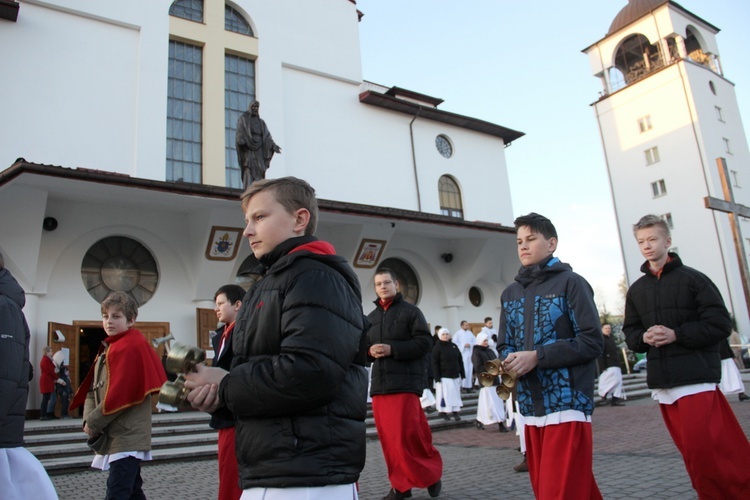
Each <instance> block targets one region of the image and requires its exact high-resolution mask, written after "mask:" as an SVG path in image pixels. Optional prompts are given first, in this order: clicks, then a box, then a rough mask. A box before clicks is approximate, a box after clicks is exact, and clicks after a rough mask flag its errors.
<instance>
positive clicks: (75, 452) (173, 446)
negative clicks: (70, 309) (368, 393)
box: [24, 374, 650, 474]
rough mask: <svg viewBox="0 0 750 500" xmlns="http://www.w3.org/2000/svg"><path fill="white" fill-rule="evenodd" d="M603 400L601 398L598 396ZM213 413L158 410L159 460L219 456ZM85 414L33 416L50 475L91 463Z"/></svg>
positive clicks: (155, 439) (35, 447) (28, 436)
mask: <svg viewBox="0 0 750 500" xmlns="http://www.w3.org/2000/svg"><path fill="white" fill-rule="evenodd" d="M623 383H624V385H625V392H626V393H627V395H628V399H631V400H632V399H639V398H643V397H648V396H649V395H650V391H649V390H648V388H647V387H646V378H645V375H637V374H634V375H623ZM477 394H478V393H477V392H473V393H469V394H464V395H463V403H464V406H463V408H462V409H461V417H462V419H461V420H460V421H455V420H452V419H451V420H450V421H446V420H443V418H442V417H441V416H440V415H439V414H438V413H437V412H433V413H431V414H427V421H428V422H429V424H430V428H431V429H432V430H433V432H439V431H441V430H445V429H453V428H456V427H466V426H471V425H473V424H474V417H475V416H476V412H477ZM597 399H598V397H597ZM208 420H209V417H208V415H206V414H204V413H200V412H195V411H185V412H178V413H159V414H155V415H153V419H152V424H153V425H152V451H151V453H152V455H153V458H154V460H155V461H162V460H197V459H209V458H215V457H216V453H217V433H216V431H214V430H212V429H211V428H210V427H209V426H208ZM366 423H367V438H368V439H377V432H376V430H375V421H374V420H373V418H372V412H371V411H370V410H369V409H368V412H367V420H366ZM85 437H86V436H85V434H83V431H82V430H81V419H80V418H71V419H67V420H47V421H39V420H28V421H26V427H25V431H24V445H25V446H26V448H27V449H28V450H29V451H30V452H31V453H33V454H34V455H35V456H36V457H37V458H38V459H39V460H40V461H41V462H42V465H44V467H45V468H46V469H47V472H48V473H50V474H65V473H67V472H71V471H74V470H76V471H77V470H81V469H85V468H87V467H89V465H90V464H91V459H92V457H93V452H92V451H91V450H89V448H88V447H87V446H86V439H85Z"/></svg>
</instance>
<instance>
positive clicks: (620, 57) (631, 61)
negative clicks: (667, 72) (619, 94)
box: [610, 34, 664, 85]
mask: <svg viewBox="0 0 750 500" xmlns="http://www.w3.org/2000/svg"><path fill="white" fill-rule="evenodd" d="M614 66H615V67H616V68H617V69H619V70H620V71H621V72H622V74H623V75H624V77H625V83H626V84H628V85H629V84H631V83H633V82H636V81H638V80H640V79H641V78H643V77H645V76H648V75H649V74H650V73H651V72H652V71H655V70H656V69H659V68H661V67H663V66H664V59H663V58H662V56H661V53H660V52H659V46H658V44H650V43H649V41H648V38H646V37H645V36H643V35H641V34H635V35H630V36H629V37H627V38H626V39H625V40H623V41H622V43H621V44H620V46H619V47H618V48H617V53H616V54H615V64H614ZM610 76H612V73H611V72H610Z"/></svg>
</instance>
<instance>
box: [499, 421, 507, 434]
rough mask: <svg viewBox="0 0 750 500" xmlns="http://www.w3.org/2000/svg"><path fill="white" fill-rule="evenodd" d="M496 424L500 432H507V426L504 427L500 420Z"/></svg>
mask: <svg viewBox="0 0 750 500" xmlns="http://www.w3.org/2000/svg"><path fill="white" fill-rule="evenodd" d="M497 426H498V427H499V428H500V432H508V428H507V427H505V424H504V423H502V422H500V423H498V424H497Z"/></svg>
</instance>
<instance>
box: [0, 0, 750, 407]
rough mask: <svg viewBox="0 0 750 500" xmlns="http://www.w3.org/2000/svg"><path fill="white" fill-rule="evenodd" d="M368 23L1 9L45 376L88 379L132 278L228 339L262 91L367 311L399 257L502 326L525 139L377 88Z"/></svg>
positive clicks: (23, 233)
mask: <svg viewBox="0 0 750 500" xmlns="http://www.w3.org/2000/svg"><path fill="white" fill-rule="evenodd" d="M365 22H367V17H366V15H365V16H363V14H362V13H361V12H359V11H358V9H357V5H356V2H354V1H352V0H316V1H314V2H312V1H309V0H235V1H226V2H218V1H210V2H209V1H205V0H176V1H167V0H159V1H156V0H129V1H127V2H92V1H88V0H23V1H12V0H2V2H0V46H2V47H3V48H4V50H3V51H1V52H0V73H2V80H3V81H4V82H5V85H4V86H3V98H2V100H0V103H1V104H0V109H1V110H2V116H3V123H4V124H3V127H2V133H1V134H0V152H1V153H2V155H1V157H0V235H2V237H1V238H0V253H2V255H3V256H4V258H5V265H6V267H7V268H8V269H9V270H10V271H11V272H12V274H13V275H14V276H15V277H16V279H17V280H18V281H19V283H20V284H21V286H22V287H23V288H24V290H25V291H26V299H27V303H26V307H25V309H24V313H25V315H26V318H27V320H28V323H29V327H30V329H31V332H32V342H31V358H32V363H33V364H34V365H35V367H38V365H39V360H40V358H41V355H42V348H43V347H44V346H45V345H47V344H50V345H52V346H53V349H54V350H55V351H57V350H60V349H65V350H66V351H65V352H66V353H67V355H68V360H69V364H70V367H71V378H72V379H73V384H74V385H77V383H78V382H79V381H80V380H81V378H82V377H83V376H84V375H85V371H86V368H87V367H88V366H89V364H90V363H91V361H92V359H93V356H94V354H95V352H96V350H97V348H98V345H99V343H100V342H101V340H102V339H103V338H104V332H103V330H102V329H101V314H100V308H99V302H101V300H103V299H104V298H105V297H106V296H107V294H108V293H110V292H111V291H113V290H122V291H126V292H128V293H130V294H132V295H133V297H135V299H136V300H137V301H138V303H139V306H140V313H139V316H138V322H137V324H136V327H137V328H139V329H141V331H143V332H144V334H146V335H147V336H148V337H149V338H150V339H152V340H153V341H154V345H155V346H158V349H159V350H160V352H163V350H164V344H165V343H164V342H163V341H159V339H162V340H163V339H166V338H173V339H175V340H177V341H179V342H181V343H185V344H191V345H200V346H201V347H203V348H206V349H210V343H209V340H208V339H209V337H210V335H211V332H212V331H213V330H214V329H215V328H216V326H217V324H216V315H215V314H214V312H213V294H214V292H215V291H216V290H217V289H218V288H219V287H220V286H222V285H225V284H227V283H239V284H245V285H246V284H247V282H248V280H249V279H250V278H251V276H249V272H250V271H251V270H252V268H253V263H254V258H253V257H252V254H251V252H250V249H249V247H248V245H247V243H246V242H245V241H244V239H243V238H242V231H243V229H244V216H243V213H242V211H241V209H240V204H239V197H240V195H241V193H242V189H241V187H242V186H241V181H240V168H239V165H238V161H237V154H236V149H235V147H236V145H235V133H236V124H237V119H238V117H239V116H240V115H241V114H242V113H243V112H244V111H245V110H247V109H248V106H249V105H250V103H251V102H253V101H254V100H257V101H258V102H259V103H260V111H259V114H260V117H261V118H262V119H263V120H264V121H265V123H266V125H267V126H268V129H269V131H270V133H271V134H272V136H273V140H274V142H275V143H276V144H278V145H279V146H280V147H281V152H280V153H278V154H276V155H275V156H274V157H273V159H272V161H271V164H270V168H269V170H268V171H267V174H266V175H267V177H270V178H277V177H282V176H290V175H291V176H296V177H299V178H302V179H305V180H306V181H308V182H309V183H310V184H311V185H312V186H313V187H314V188H315V189H316V192H317V195H318V198H319V200H320V209H321V214H320V221H319V228H318V231H317V236H318V237H319V238H321V239H323V240H326V241H329V242H330V243H332V244H333V245H334V247H335V248H336V250H337V253H339V254H340V255H342V256H344V257H345V258H347V260H348V261H349V262H350V263H351V264H352V266H353V268H354V270H355V272H356V274H357V276H358V277H359V280H360V284H361V286H362V290H363V309H364V312H365V313H367V312H369V311H370V310H372V308H373V304H372V301H373V300H374V299H375V298H376V297H375V293H374V290H373V285H372V281H373V277H374V272H375V270H376V269H377V267H379V266H386V267H389V268H392V269H393V270H394V271H395V272H396V273H397V274H398V275H399V278H400V282H401V291H402V293H403V294H404V295H405V296H406V297H407V300H409V301H411V302H413V303H416V304H417V305H418V306H419V307H420V308H421V309H422V311H423V312H424V314H425V316H426V318H427V321H428V322H429V323H430V324H431V325H432V326H433V327H434V326H435V325H438V324H440V325H443V326H446V327H447V328H449V329H450V330H451V331H455V330H456V329H457V328H458V325H459V323H460V321H461V320H468V321H469V322H471V323H481V322H482V320H483V318H484V317H485V316H491V317H494V318H497V317H498V314H499V308H500V303H499V301H500V294H501V292H502V290H503V289H504V288H505V287H506V286H507V285H508V284H510V283H511V282H512V280H513V277H514V276H515V275H516V273H517V271H518V268H519V264H518V257H517V255H516V243H515V231H514V229H513V227H512V223H513V219H514V214H513V211H512V205H511V197H510V187H509V181H508V168H507V165H506V159H505V152H504V148H505V147H507V146H508V145H510V144H511V143H512V142H513V141H515V140H517V139H519V138H521V137H522V136H523V133H522V132H519V131H516V130H513V129H511V128H506V127H504V126H501V125H498V124H494V123H488V122H486V121H482V120H478V119H475V118H472V117H469V116H462V115H460V114H456V113H453V112H448V111H444V110H442V109H440V105H441V103H442V100H441V99H439V98H436V97H432V96H428V95H424V94H421V93H419V91H418V89H414V90H407V89H404V88H400V87H396V86H391V85H381V84H377V83H372V82H369V81H366V80H364V79H363V75H362V71H361V61H360V48H359V47H360V46H359V32H358V29H359V23H365ZM701 26H702V25H701ZM383 35H384V36H386V35H387V34H385V33H384V34H383ZM715 79H716V80H717V82H716V83H715V84H716V85H717V87H720V88H721V89H723V88H724V87H723V85H725V82H724V80H723V79H721V78H720V77H718V76H717V77H715ZM720 91H723V90H720ZM726 118H727V120H731V119H733V118H734V117H733V116H732V115H730V114H729V110H728V109H727V115H726ZM737 147H740V144H739V143H737ZM745 150H746V147H745ZM210 356H211V354H210V353H209V357H210ZM35 373H36V376H37V377H38V373H39V370H38V369H36V370H35ZM31 388H32V390H31V392H30V398H29V408H32V409H33V408H36V407H37V405H38V402H39V394H38V383H37V380H36V379H35V380H34V381H33V382H32V386H31Z"/></svg>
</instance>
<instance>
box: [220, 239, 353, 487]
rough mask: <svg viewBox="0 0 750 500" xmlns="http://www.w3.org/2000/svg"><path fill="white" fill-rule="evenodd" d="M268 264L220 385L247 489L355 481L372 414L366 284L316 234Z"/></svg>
mask: <svg viewBox="0 0 750 500" xmlns="http://www.w3.org/2000/svg"><path fill="white" fill-rule="evenodd" d="M261 263H263V264H264V265H265V266H268V269H267V271H266V273H265V275H264V276H263V278H262V279H261V280H260V281H258V282H257V283H256V284H255V286H254V287H253V288H251V289H250V290H249V291H248V294H247V295H246V296H245V298H244V299H243V302H242V305H243V306H242V308H241V309H240V311H239V315H238V317H237V320H236V324H235V331H234V332H233V334H232V336H233V340H232V342H233V346H234V358H233V361H232V368H231V370H230V372H229V374H228V375H227V376H226V377H224V379H223V380H222V382H221V384H220V386H219V398H220V401H221V403H223V404H224V405H226V407H227V408H228V409H229V410H230V411H231V412H232V413H233V414H234V417H235V424H236V425H235V427H236V433H237V434H236V441H235V443H236V447H237V460H238V464H239V474H240V483H241V486H242V489H246V488H251V487H270V488H284V487H315V486H326V485H334V484H350V483H354V482H355V481H357V480H358V478H359V474H360V472H361V471H362V469H363V468H364V464H365V417H366V414H367V371H366V369H365V363H366V361H365V354H364V342H363V340H364V337H363V331H364V329H365V321H366V320H365V317H364V315H363V314H362V297H361V292H360V289H359V281H358V280H357V277H356V275H355V274H354V272H353V271H352V269H351V268H350V267H349V265H348V264H347V263H346V260H345V259H344V258H343V257H339V256H337V255H334V254H333V247H332V246H331V245H330V244H328V243H323V242H319V241H317V240H316V239H315V238H313V237H299V238H292V239H290V240H287V241H286V242H284V243H282V244H281V245H279V246H277V247H276V249H274V250H273V251H272V252H271V253H270V254H268V255H266V256H264V257H263V258H262V259H261Z"/></svg>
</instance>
